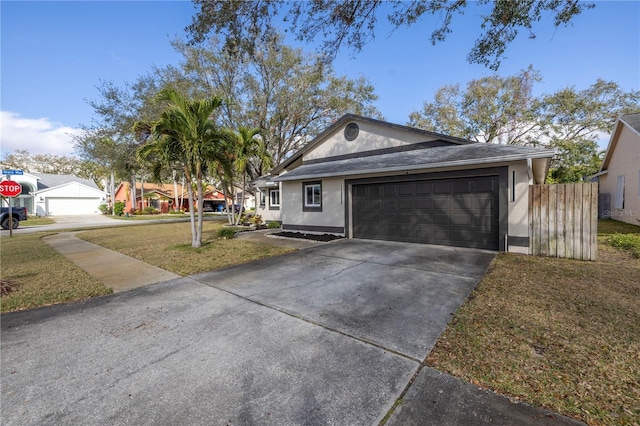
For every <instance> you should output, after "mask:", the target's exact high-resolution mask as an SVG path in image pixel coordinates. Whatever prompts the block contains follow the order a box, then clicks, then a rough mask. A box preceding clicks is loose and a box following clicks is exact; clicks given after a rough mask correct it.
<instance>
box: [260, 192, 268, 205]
mask: <svg viewBox="0 0 640 426" xmlns="http://www.w3.org/2000/svg"><path fill="white" fill-rule="evenodd" d="M266 204H267V194H265V192H264V191H260V207H264V206H265V205H266Z"/></svg>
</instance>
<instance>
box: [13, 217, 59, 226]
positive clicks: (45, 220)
mask: <svg viewBox="0 0 640 426" xmlns="http://www.w3.org/2000/svg"><path fill="white" fill-rule="evenodd" d="M54 223H56V221H55V220H53V219H51V218H49V217H30V218H29V219H27V220H23V221H22V222H20V227H21V228H28V227H29V226H42V225H51V224H54Z"/></svg>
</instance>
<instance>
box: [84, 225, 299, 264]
mask: <svg viewBox="0 0 640 426" xmlns="http://www.w3.org/2000/svg"><path fill="white" fill-rule="evenodd" d="M220 229H223V223H222V222H221V221H206V222H204V224H203V238H202V240H203V246H202V247H200V248H198V249H193V248H192V247H191V231H190V223H189V222H187V223H166V224H165V223H162V224H153V225H144V226H127V227H126V229H122V228H115V229H98V230H91V231H85V232H82V233H79V234H77V236H78V237H79V238H82V239H84V240H86V241H90V242H92V243H95V244H98V245H100V246H103V247H107V248H110V249H112V250H117V251H119V252H120V253H123V254H126V255H128V256H131V257H134V258H136V259H139V260H142V261H144V262H147V263H149V264H151V265H156V266H158V267H160V268H162V269H165V270H167V271H171V272H173V273H176V274H178V275H183V276H185V275H191V274H195V273H198V272H206V271H211V270H214V269H220V268H224V267H227V266H231V265H237V264H241V263H247V262H251V261H253V260H258V259H263V258H266V257H271V256H277V255H280V254H284V253H288V252H290V251H292V249H289V248H285V247H278V246H272V245H268V244H256V243H252V242H249V241H244V240H239V239H237V238H233V239H220V238H218V237H217V233H218V231H219V230H220Z"/></svg>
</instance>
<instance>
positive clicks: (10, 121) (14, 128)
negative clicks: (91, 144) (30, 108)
mask: <svg viewBox="0 0 640 426" xmlns="http://www.w3.org/2000/svg"><path fill="white" fill-rule="evenodd" d="M81 134H82V129H78V128H73V127H68V126H64V125H62V124H61V123H55V122H52V121H50V120H49V119H48V118H25V117H21V116H20V115H19V114H16V113H14V112H9V111H0V148H1V149H2V154H3V155H4V154H6V153H11V152H13V151H15V150H17V149H26V150H27V151H29V153H30V154H53V155H73V137H74V136H80V135H81Z"/></svg>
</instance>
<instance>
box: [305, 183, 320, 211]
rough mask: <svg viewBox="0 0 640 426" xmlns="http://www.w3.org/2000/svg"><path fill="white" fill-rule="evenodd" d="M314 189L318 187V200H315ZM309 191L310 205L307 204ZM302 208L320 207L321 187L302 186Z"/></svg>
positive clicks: (318, 185)
mask: <svg viewBox="0 0 640 426" xmlns="http://www.w3.org/2000/svg"><path fill="white" fill-rule="evenodd" d="M315 187H318V200H317V202H316V200H315V198H316V197H315V195H316V191H315V189H314V188H315ZM309 190H311V191H312V192H311V199H312V200H311V201H312V202H311V203H309V202H308V201H309V197H308V195H309ZM304 206H305V207H322V185H321V184H319V183H312V184H308V185H305V186H304Z"/></svg>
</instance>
